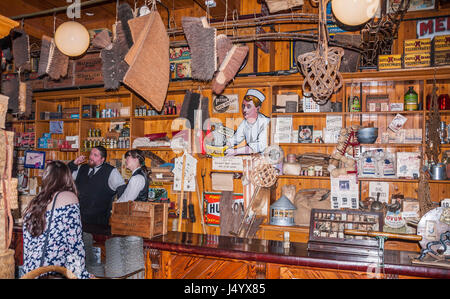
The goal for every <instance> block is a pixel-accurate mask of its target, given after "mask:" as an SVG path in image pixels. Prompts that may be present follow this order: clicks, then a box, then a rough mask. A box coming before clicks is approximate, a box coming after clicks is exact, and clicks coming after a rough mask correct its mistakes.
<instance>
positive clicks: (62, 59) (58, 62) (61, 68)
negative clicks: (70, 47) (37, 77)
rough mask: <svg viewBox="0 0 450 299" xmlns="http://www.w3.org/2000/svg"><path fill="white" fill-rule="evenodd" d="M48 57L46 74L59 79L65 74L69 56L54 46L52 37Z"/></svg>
mask: <svg viewBox="0 0 450 299" xmlns="http://www.w3.org/2000/svg"><path fill="white" fill-rule="evenodd" d="M49 57H50V59H49V65H48V68H47V74H48V76H49V77H50V78H51V79H53V80H59V79H61V78H63V77H66V76H67V69H68V67H69V57H68V56H66V55H64V54H63V53H62V52H61V51H60V50H59V49H58V47H57V46H56V44H55V42H54V39H52V43H51V46H50V56H49Z"/></svg>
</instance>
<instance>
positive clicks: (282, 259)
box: [144, 231, 450, 278]
mask: <svg viewBox="0 0 450 299" xmlns="http://www.w3.org/2000/svg"><path fill="white" fill-rule="evenodd" d="M283 245H284V244H283V242H280V241H273V240H262V239H244V238H238V237H229V236H218V235H203V234H195V233H187V232H172V231H171V232H168V233H167V234H166V235H162V236H157V237H154V238H152V239H144V247H146V248H147V249H148V248H153V249H159V250H163V251H172V252H177V253H183V254H196V255H205V256H211V257H218V258H228V259H238V260H246V261H255V262H264V263H274V264H283V265H291V266H306V267H317V268H329V269H337V270H349V271H361V272H367V271H368V270H370V269H374V267H376V266H377V263H374V262H364V261H355V260H352V258H351V257H349V258H347V259H345V258H343V256H342V255H336V254H333V253H329V254H328V253H317V252H311V251H309V250H308V248H307V246H308V244H306V243H295V242H291V243H289V248H284V246H283ZM417 256H418V253H417V252H409V251H394V250H385V254H384V271H383V272H384V273H385V274H392V275H405V276H418V277H430V278H450V270H448V269H444V268H437V267H430V266H423V265H414V264H412V263H411V258H417Z"/></svg>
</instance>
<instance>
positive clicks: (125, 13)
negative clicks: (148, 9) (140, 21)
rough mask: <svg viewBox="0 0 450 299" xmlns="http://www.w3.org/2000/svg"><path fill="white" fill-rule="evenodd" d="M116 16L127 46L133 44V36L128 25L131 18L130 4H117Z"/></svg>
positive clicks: (129, 46)
mask: <svg viewBox="0 0 450 299" xmlns="http://www.w3.org/2000/svg"><path fill="white" fill-rule="evenodd" d="M117 18H118V19H119V20H120V27H122V30H123V31H124V34H125V40H126V42H127V45H128V48H131V47H132V46H133V36H132V35H131V30H130V26H129V25H128V21H129V20H131V19H133V18H134V16H133V10H132V9H131V7H130V5H129V4H128V3H126V2H124V3H122V4H120V5H119V8H118V10H117Z"/></svg>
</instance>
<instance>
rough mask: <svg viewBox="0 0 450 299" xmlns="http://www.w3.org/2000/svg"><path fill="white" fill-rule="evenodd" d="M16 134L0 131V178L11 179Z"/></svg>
mask: <svg viewBox="0 0 450 299" xmlns="http://www.w3.org/2000/svg"><path fill="white" fill-rule="evenodd" d="M13 147H14V132H10V131H4V130H0V178H8V177H11V169H12V161H13Z"/></svg>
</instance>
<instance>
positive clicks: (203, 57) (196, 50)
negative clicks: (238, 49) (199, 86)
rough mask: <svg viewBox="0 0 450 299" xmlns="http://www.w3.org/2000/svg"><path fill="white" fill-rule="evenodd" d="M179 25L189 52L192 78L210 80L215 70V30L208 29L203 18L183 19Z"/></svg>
mask: <svg viewBox="0 0 450 299" xmlns="http://www.w3.org/2000/svg"><path fill="white" fill-rule="evenodd" d="M181 23H182V26H183V31H184V34H185V36H186V40H187V42H188V44H189V49H190V51H191V57H192V60H191V76H192V78H193V79H195V80H200V81H209V80H211V79H212V78H213V76H214V72H215V71H216V70H217V54H216V53H217V50H216V33H217V30H216V28H211V27H209V25H208V24H207V21H206V18H205V17H202V18H194V17H183V19H182V20H181Z"/></svg>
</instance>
